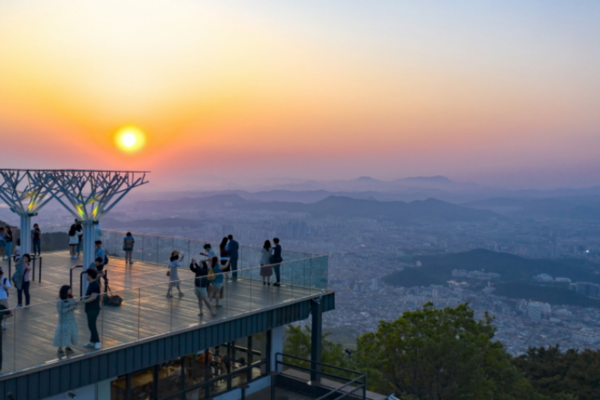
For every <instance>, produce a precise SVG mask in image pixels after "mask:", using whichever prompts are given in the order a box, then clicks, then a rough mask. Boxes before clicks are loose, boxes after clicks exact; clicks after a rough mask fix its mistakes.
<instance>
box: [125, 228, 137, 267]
mask: <svg viewBox="0 0 600 400" xmlns="http://www.w3.org/2000/svg"><path fill="white" fill-rule="evenodd" d="M134 244H135V239H134V238H133V235H132V234H131V232H127V235H125V238H124V239H123V251H124V252H125V265H131V264H133V261H132V259H131V256H132V255H133V245H134Z"/></svg>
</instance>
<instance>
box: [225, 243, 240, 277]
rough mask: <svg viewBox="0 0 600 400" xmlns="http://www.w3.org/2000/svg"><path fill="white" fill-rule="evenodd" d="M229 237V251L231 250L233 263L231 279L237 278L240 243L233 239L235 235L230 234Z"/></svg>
mask: <svg viewBox="0 0 600 400" xmlns="http://www.w3.org/2000/svg"><path fill="white" fill-rule="evenodd" d="M227 238H228V239H229V243H227V251H228V252H229V264H230V265H231V271H232V274H231V279H232V280H234V281H235V280H237V263H238V256H239V249H240V245H239V243H238V242H236V241H235V240H233V235H229V236H228V237H227Z"/></svg>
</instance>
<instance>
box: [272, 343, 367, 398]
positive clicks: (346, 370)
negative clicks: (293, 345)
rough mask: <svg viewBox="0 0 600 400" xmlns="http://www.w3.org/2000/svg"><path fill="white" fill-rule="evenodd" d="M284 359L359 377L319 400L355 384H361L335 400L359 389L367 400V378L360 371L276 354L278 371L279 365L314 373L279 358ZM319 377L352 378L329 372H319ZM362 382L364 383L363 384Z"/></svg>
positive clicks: (309, 369)
mask: <svg viewBox="0 0 600 400" xmlns="http://www.w3.org/2000/svg"><path fill="white" fill-rule="evenodd" d="M283 357H289V358H292V359H295V360H299V361H304V362H307V363H311V364H317V365H320V366H324V367H327V368H331V369H336V370H339V371H344V372H350V373H352V374H356V375H359V376H357V377H356V378H354V379H351V380H349V381H348V382H346V383H345V384H343V385H342V386H340V387H338V388H334V389H332V390H331V391H329V392H328V393H326V394H325V395H323V396H321V397H319V398H318V399H317V400H325V399H326V398H327V397H329V396H331V395H332V394H334V393H338V392H340V391H341V390H342V389H344V388H347V387H348V386H351V385H352V384H353V383H359V386H356V387H355V388H353V389H352V390H350V391H346V392H345V393H344V394H343V395H341V396H340V397H337V398H336V399H335V400H340V399H342V398H344V397H346V396H348V395H350V394H352V393H354V392H356V391H357V390H359V389H362V391H363V399H366V393H367V378H366V376H365V374H362V373H360V372H358V371H352V370H349V369H346V368H341V367H336V366H334V365H329V364H324V363H322V362H318V361H311V360H306V359H304V358H301V357H296V356H292V355H288V354H283V353H276V354H275V364H276V365H275V369H276V370H277V369H278V366H279V365H285V366H289V367H293V368H296V369H300V370H304V371H309V372H312V371H314V370H313V369H312V368H307V367H303V366H300V365H295V364H290V363H286V362H284V361H283V360H280V359H279V358H283ZM319 376H325V377H331V378H335V379H344V380H348V379H350V378H344V377H343V376H337V375H333V374H329V373H327V372H322V371H319ZM361 380H362V382H361Z"/></svg>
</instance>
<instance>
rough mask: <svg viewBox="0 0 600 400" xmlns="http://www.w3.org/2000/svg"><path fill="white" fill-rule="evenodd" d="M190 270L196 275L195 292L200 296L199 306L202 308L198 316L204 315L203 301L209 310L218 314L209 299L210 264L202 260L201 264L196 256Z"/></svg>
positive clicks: (214, 314)
mask: <svg viewBox="0 0 600 400" xmlns="http://www.w3.org/2000/svg"><path fill="white" fill-rule="evenodd" d="M190 270H191V271H192V272H193V273H194V274H195V275H196V279H194V294H195V295H196V297H197V298H198V307H199V308H200V314H198V316H199V317H201V316H202V315H203V313H202V303H204V304H206V307H208V311H210V313H211V314H212V316H213V317H214V316H216V315H217V313H216V312H214V311H213V309H212V307H211V306H210V301H208V284H209V282H208V264H207V263H206V261H200V264H198V263H197V262H196V259H195V258H194V259H192V262H191V264H190Z"/></svg>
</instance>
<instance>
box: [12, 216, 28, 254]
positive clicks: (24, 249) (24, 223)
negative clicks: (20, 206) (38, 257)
mask: <svg viewBox="0 0 600 400" xmlns="http://www.w3.org/2000/svg"><path fill="white" fill-rule="evenodd" d="M19 217H20V218H21V225H20V229H21V236H20V237H21V255H23V254H31V242H32V238H31V214H28V213H25V214H21V213H19ZM13 254H14V251H13Z"/></svg>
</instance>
